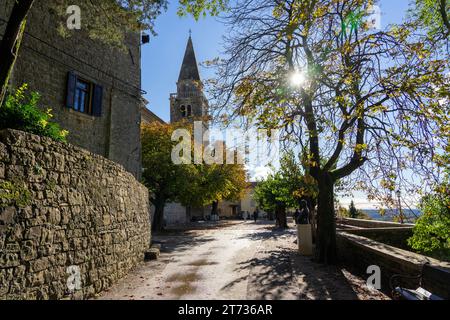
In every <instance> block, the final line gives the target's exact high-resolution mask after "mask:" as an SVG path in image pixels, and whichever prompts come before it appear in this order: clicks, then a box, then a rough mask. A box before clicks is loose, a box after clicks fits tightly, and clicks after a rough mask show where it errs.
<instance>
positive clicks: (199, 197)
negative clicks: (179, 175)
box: [178, 164, 248, 207]
mask: <svg viewBox="0 0 450 320" xmlns="http://www.w3.org/2000/svg"><path fill="white" fill-rule="evenodd" d="M247 186H248V185H247V181H246V172H245V169H244V167H243V166H242V165H238V164H233V165H227V164H213V165H207V164H201V165H195V166H191V170H190V175H189V191H188V192H185V193H183V194H181V195H180V197H179V199H178V200H179V201H180V202H181V204H183V205H185V206H191V207H203V206H206V205H209V204H211V203H213V202H215V201H224V200H226V201H236V200H240V199H241V197H242V195H243V192H244V191H245V189H246V188H247Z"/></svg>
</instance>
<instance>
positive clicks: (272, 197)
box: [255, 173, 294, 212]
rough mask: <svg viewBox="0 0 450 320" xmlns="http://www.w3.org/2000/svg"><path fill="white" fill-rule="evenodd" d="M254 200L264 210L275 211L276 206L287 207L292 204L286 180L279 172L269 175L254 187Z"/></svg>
mask: <svg viewBox="0 0 450 320" xmlns="http://www.w3.org/2000/svg"><path fill="white" fill-rule="evenodd" d="M255 200H256V202H257V203H258V207H260V208H261V209H262V210H264V211H266V212H275V211H276V210H277V208H287V207H289V206H291V205H292V204H293V202H294V201H293V198H292V194H291V193H290V186H289V184H288V181H287V180H286V179H284V178H283V177H282V176H281V174H280V173H276V174H272V175H269V177H268V178H267V179H266V180H265V181H262V182H260V183H258V185H257V186H256V188H255Z"/></svg>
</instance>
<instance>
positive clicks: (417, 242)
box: [408, 180, 450, 261]
mask: <svg viewBox="0 0 450 320" xmlns="http://www.w3.org/2000/svg"><path fill="white" fill-rule="evenodd" d="M420 208H421V210H422V213H423V215H422V216H421V217H420V218H419V219H418V220H417V222H416V225H415V226H414V230H413V233H414V234H413V236H412V237H411V238H410V239H408V244H409V246H410V247H411V248H412V249H414V250H416V251H418V252H420V253H425V254H428V255H431V256H433V257H436V258H438V259H445V260H447V261H450V184H449V180H447V181H445V182H444V183H442V184H441V185H440V186H439V187H438V188H437V189H436V191H435V192H434V193H431V194H429V195H427V196H424V197H423V199H422V202H421V205H420Z"/></svg>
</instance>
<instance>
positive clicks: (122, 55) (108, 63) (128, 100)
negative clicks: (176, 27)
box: [0, 0, 142, 178]
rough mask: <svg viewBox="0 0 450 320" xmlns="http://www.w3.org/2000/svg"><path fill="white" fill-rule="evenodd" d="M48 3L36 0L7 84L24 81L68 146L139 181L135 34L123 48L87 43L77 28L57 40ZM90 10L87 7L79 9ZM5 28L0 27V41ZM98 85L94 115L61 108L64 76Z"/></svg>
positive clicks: (8, 1)
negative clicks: (66, 133)
mask: <svg viewBox="0 0 450 320" xmlns="http://www.w3.org/2000/svg"><path fill="white" fill-rule="evenodd" d="M13 3H14V0H2V1H1V4H0V19H2V20H6V19H8V17H9V14H10V11H11V8H12V4H13ZM47 3H48V0H36V1H35V3H34V5H33V7H32V10H31V12H30V14H29V18H28V19H27V27H26V34H25V35H24V39H23V42H22V45H21V48H20V51H19V56H18V59H17V63H16V65H15V68H14V71H13V74H12V79H11V82H12V85H13V86H15V87H17V86H21V85H22V84H24V83H27V84H28V85H29V89H30V90H32V91H37V92H39V93H40V94H41V105H42V107H43V108H44V109H48V108H51V109H52V113H53V114H54V120H55V121H56V122H58V123H59V124H60V125H61V127H62V128H63V129H66V130H68V131H69V132H70V134H69V136H68V140H69V142H70V143H72V144H74V145H77V146H80V147H82V148H84V149H86V150H89V151H91V152H93V153H96V154H98V155H101V156H104V157H106V158H108V159H110V160H113V161H115V162H118V163H120V164H121V165H123V166H124V167H125V169H126V170H128V171H129V172H131V173H133V174H134V175H135V177H138V178H139V177H140V174H141V162H140V151H141V150H140V148H141V145H140V121H141V117H140V107H141V105H142V101H141V90H140V88H141V49H140V36H139V34H130V35H128V36H127V37H126V39H125V43H124V46H125V48H124V49H122V50H121V49H118V48H113V47H111V46H108V45H104V44H102V43H100V42H99V41H94V40H92V39H90V38H89V37H88V35H87V33H86V30H84V29H83V28H82V29H81V30H79V31H73V32H71V37H68V38H63V37H61V36H60V34H59V33H58V31H57V23H58V21H65V17H58V16H57V15H55V14H53V13H51V12H49V9H48V8H47ZM81 10H82V13H83V10H92V8H84V7H82V8H81ZM4 29H5V24H2V23H0V39H1V38H2V37H3V32H4ZM69 72H73V73H74V74H76V75H77V77H79V78H80V79H83V80H84V81H88V82H90V83H92V84H96V85H100V86H102V87H103V99H102V108H101V109H102V110H101V115H100V116H91V115H88V114H85V113H81V112H78V111H74V110H73V109H70V108H67V107H66V96H67V82H68V74H69Z"/></svg>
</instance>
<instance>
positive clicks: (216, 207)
mask: <svg viewBox="0 0 450 320" xmlns="http://www.w3.org/2000/svg"><path fill="white" fill-rule="evenodd" d="M218 215H219V201H214V202H213V203H212V209H211V216H218Z"/></svg>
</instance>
